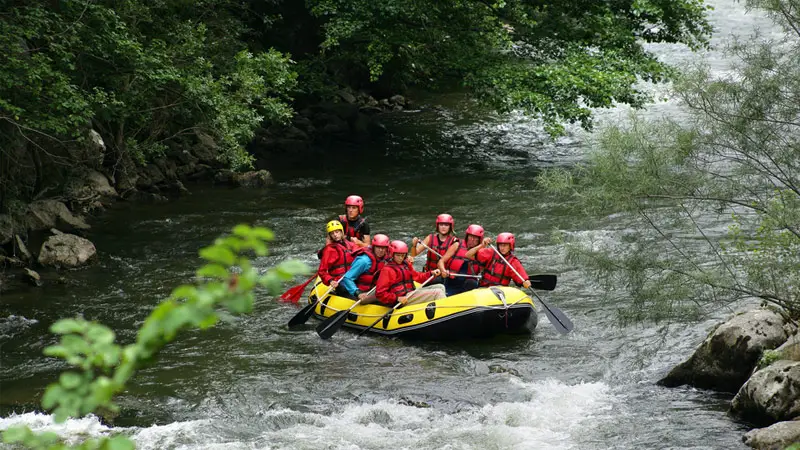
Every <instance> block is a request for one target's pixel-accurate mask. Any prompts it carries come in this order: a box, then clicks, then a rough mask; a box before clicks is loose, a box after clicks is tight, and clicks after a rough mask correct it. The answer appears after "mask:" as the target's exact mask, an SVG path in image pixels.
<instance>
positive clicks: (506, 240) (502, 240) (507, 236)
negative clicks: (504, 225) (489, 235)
mask: <svg viewBox="0 0 800 450" xmlns="http://www.w3.org/2000/svg"><path fill="white" fill-rule="evenodd" d="M495 241H496V242H497V243H498V244H511V251H514V243H515V242H516V239H514V235H513V234H511V233H500V234H498V235H497V239H495Z"/></svg>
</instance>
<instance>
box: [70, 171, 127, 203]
mask: <svg viewBox="0 0 800 450" xmlns="http://www.w3.org/2000/svg"><path fill="white" fill-rule="evenodd" d="M68 194H69V196H70V197H72V198H73V199H75V200H78V201H80V202H85V201H87V200H90V199H94V198H101V199H104V200H108V199H115V198H117V197H119V194H118V193H117V190H116V189H114V188H113V187H111V183H110V182H109V180H108V178H107V177H106V176H105V175H103V174H102V173H100V172H98V171H96V170H94V169H91V170H89V171H87V172H86V174H84V175H83V177H82V178H81V181H80V182H79V183H78V184H77V187H75V188H73V189H70V190H69V191H68Z"/></svg>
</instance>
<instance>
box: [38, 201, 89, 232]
mask: <svg viewBox="0 0 800 450" xmlns="http://www.w3.org/2000/svg"><path fill="white" fill-rule="evenodd" d="M25 218H26V221H27V223H28V228H30V229H31V230H37V231H38V230H49V229H50V228H69V229H75V230H88V229H89V228H90V227H89V225H88V224H86V222H84V220H83V218H81V217H80V216H75V215H73V214H72V212H70V210H69V209H68V208H67V206H66V205H64V204H63V203H61V202H59V201H56V200H40V201H37V202H33V203H31V204H30V205H28V212H27V214H26V215H25Z"/></svg>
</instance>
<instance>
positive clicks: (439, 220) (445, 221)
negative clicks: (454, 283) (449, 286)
mask: <svg viewBox="0 0 800 450" xmlns="http://www.w3.org/2000/svg"><path fill="white" fill-rule="evenodd" d="M454 227H455V221H454V220H453V216H451V215H450V214H439V215H438V216H436V231H435V232H434V233H431V234H429V235H427V236H425V239H423V240H422V241H420V240H419V239H418V238H414V239H413V240H412V241H411V256H412V257H414V256H417V255H419V254H420V253H422V252H424V251H425V250H426V246H427V247H430V250H428V259H427V260H426V261H425V270H434V269H436V268H438V267H439V266H438V263H439V259H440V258H441V256H442V255H444V254H445V253H447V249H449V248H450V246H451V245H453V243H454V242H458V238H457V237H456V236H455V231H454V230H453V228H454ZM423 244H424V245H423ZM437 281H438V282H441V280H438V279H437V280H433V282H434V284H436V283H437Z"/></svg>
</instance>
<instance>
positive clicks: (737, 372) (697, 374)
mask: <svg viewBox="0 0 800 450" xmlns="http://www.w3.org/2000/svg"><path fill="white" fill-rule="evenodd" d="M787 337H788V333H787V330H786V329H785V327H784V320H783V318H782V317H781V316H780V315H779V314H778V313H776V312H774V311H772V310H770V309H757V310H754V311H748V312H746V313H742V314H739V315H736V316H734V317H732V318H731V319H730V320H728V321H727V322H725V323H723V324H721V325H720V326H718V327H717V328H716V329H715V330H714V331H712V332H711V334H710V335H709V336H708V337H707V338H706V340H705V341H703V343H702V344H700V347H698V348H697V350H695V352H694V354H693V355H692V356H691V357H690V358H689V359H688V360H687V361H684V362H683V363H681V364H679V365H678V366H676V367H675V368H673V369H672V370H671V371H670V372H669V374H667V376H666V377H664V378H663V379H662V380H660V381H659V382H658V383H659V384H661V385H663V386H667V387H675V386H680V385H683V384H689V385H692V386H695V387H698V388H703V389H713V390H717V391H722V392H736V391H738V390H739V388H740V387H741V386H742V385H743V384H744V382H745V381H747V378H748V377H749V376H750V374H751V373H752V371H753V368H754V367H755V365H756V363H757V362H758V359H759V358H760V357H761V353H762V352H763V351H764V350H770V349H774V348H775V347H777V346H779V345H781V344H782V343H783V342H784V341H786V338H787Z"/></svg>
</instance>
